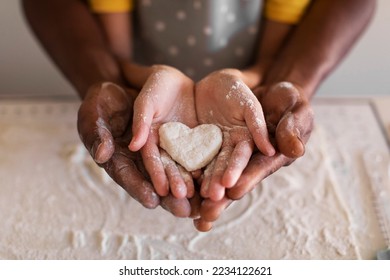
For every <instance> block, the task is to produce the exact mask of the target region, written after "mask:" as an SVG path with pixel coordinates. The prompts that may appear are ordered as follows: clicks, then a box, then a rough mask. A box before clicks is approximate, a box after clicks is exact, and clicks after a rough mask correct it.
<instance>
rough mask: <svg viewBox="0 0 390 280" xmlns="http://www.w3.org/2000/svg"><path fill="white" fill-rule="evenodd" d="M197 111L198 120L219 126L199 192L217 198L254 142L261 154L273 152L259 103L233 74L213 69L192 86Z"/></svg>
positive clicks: (235, 175) (231, 181) (234, 178)
mask: <svg viewBox="0 0 390 280" xmlns="http://www.w3.org/2000/svg"><path fill="white" fill-rule="evenodd" d="M195 91H196V93H195V103H196V113H197V116H198V120H199V122H200V123H212V124H216V125H218V126H219V127H220V128H221V129H222V132H223V136H224V140H223V144H222V148H221V151H220V153H219V155H218V157H217V158H216V159H215V160H214V162H213V163H212V164H210V165H209V166H208V168H207V169H206V172H205V179H204V180H203V183H202V187H201V194H202V196H204V197H206V198H210V199H211V200H214V201H218V200H220V199H222V197H223V196H224V193H225V188H231V187H233V186H234V184H235V183H236V182H237V180H238V179H239V177H240V175H241V173H242V171H243V170H244V168H245V166H246V165H247V163H248V161H249V159H250V157H251V155H252V152H253V150H254V144H256V146H257V147H258V148H259V149H260V151H261V152H263V153H264V154H267V155H269V154H272V153H273V147H272V146H271V144H270V143H269V141H268V134H267V130H266V127H265V122H264V118H263V114H262V109H261V106H260V103H259V102H258V101H257V99H256V97H255V96H254V94H253V93H252V92H251V90H250V89H249V88H248V87H247V86H246V85H245V84H244V83H243V82H242V81H241V80H240V79H239V78H238V77H236V76H234V75H232V74H230V73H228V72H225V71H220V72H214V73H212V74H210V75H209V76H208V77H206V78H205V79H203V80H202V81H200V82H199V83H198V84H197V85H196V89H195Z"/></svg>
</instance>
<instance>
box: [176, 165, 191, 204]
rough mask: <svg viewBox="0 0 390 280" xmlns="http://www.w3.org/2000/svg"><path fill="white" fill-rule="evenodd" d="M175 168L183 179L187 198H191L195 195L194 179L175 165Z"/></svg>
mask: <svg viewBox="0 0 390 280" xmlns="http://www.w3.org/2000/svg"><path fill="white" fill-rule="evenodd" d="M177 168H178V169H179V172H180V175H181V177H182V178H183V181H184V183H185V185H186V187H187V191H186V193H187V195H186V197H187V198H191V197H193V196H194V194H195V186H194V179H193V178H192V176H191V174H190V173H189V172H188V171H187V170H185V169H184V168H183V167H182V166H180V165H177Z"/></svg>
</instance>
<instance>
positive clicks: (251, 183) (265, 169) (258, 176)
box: [227, 153, 291, 200]
mask: <svg viewBox="0 0 390 280" xmlns="http://www.w3.org/2000/svg"><path fill="white" fill-rule="evenodd" d="M290 160H291V159H289V158H286V157H285V156H284V155H282V154H280V153H278V154H276V155H274V156H272V157H267V156H264V155H262V154H260V153H257V154H255V155H254V156H253V157H252V158H251V160H250V161H249V163H248V166H247V167H246V168H245V170H244V172H243V173H242V175H241V177H240V178H239V179H238V182H237V184H236V185H235V186H234V187H233V188H231V189H229V190H227V197H229V198H231V199H234V200H237V199H240V198H242V197H243V196H244V195H245V194H247V193H249V192H250V191H251V190H252V189H253V188H254V187H255V186H256V185H257V184H258V183H259V182H260V181H262V180H263V179H264V178H266V177H267V176H269V175H270V174H272V173H274V172H275V171H276V170H278V169H279V168H281V167H283V166H284V165H285V164H286V163H287V162H289V161H290Z"/></svg>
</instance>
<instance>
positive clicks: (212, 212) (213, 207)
mask: <svg viewBox="0 0 390 280" xmlns="http://www.w3.org/2000/svg"><path fill="white" fill-rule="evenodd" d="M231 203H232V200H231V199H229V198H227V197H223V198H222V199H221V200H219V201H212V200H210V199H205V200H203V202H202V204H201V206H200V217H201V218H202V219H203V220H204V221H207V222H215V221H216V220H217V219H218V218H219V217H220V216H221V214H222V212H223V211H224V210H225V209H226V208H227V207H228V206H229V205H230V204H231Z"/></svg>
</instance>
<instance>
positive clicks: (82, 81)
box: [69, 48, 125, 99]
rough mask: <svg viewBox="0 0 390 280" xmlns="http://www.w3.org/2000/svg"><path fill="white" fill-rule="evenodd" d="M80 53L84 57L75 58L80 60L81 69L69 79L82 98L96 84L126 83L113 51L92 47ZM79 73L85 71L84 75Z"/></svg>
mask: <svg viewBox="0 0 390 280" xmlns="http://www.w3.org/2000/svg"><path fill="white" fill-rule="evenodd" d="M80 55H81V56H83V57H80V59H79V60H77V59H76V60H75V61H79V65H78V66H79V67H78V68H79V71H78V73H74V75H71V76H70V77H69V79H70V80H71V82H72V84H73V85H74V87H75V88H76V90H77V92H78V94H79V96H80V97H81V98H82V99H83V98H84V97H85V94H86V92H87V90H88V88H90V87H91V86H92V85H94V84H99V83H103V82H112V83H115V84H118V85H124V84H125V82H124V79H123V75H122V71H121V68H120V65H119V62H118V61H117V60H116V59H115V58H114V57H113V56H112V55H111V53H109V52H107V51H106V50H101V49H93V48H91V49H89V51H88V52H80ZM85 56H87V57H85ZM86 62H87V63H86ZM79 73H83V75H79Z"/></svg>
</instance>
